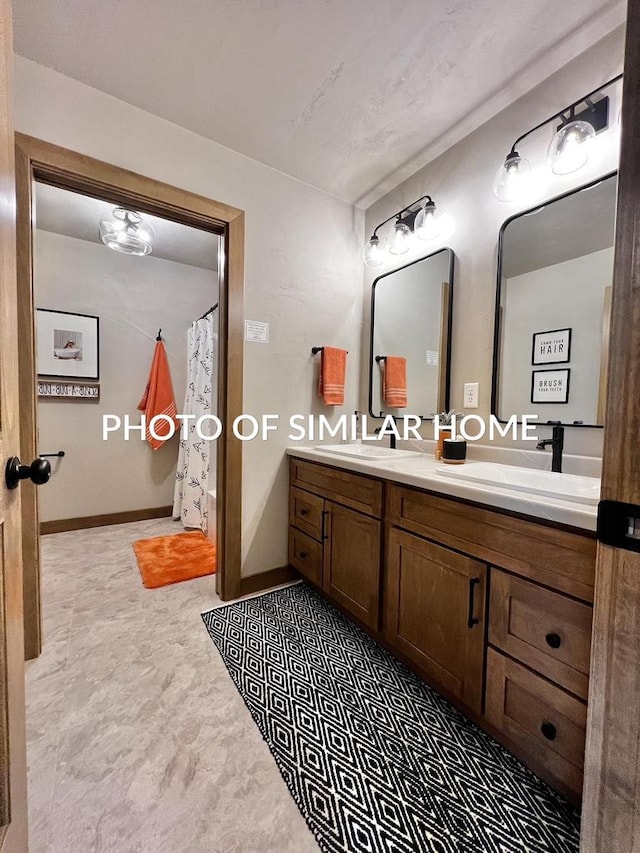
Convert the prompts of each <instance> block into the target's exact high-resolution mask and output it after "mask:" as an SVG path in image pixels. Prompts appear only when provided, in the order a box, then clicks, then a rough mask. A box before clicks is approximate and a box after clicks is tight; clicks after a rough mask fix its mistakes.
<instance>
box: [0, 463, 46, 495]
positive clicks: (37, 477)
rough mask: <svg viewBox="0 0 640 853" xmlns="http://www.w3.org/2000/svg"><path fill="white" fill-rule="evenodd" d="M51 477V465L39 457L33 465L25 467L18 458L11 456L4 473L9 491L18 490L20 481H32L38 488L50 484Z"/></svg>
mask: <svg viewBox="0 0 640 853" xmlns="http://www.w3.org/2000/svg"><path fill="white" fill-rule="evenodd" d="M50 476H51V463H50V462H49V461H48V460H47V459H41V458H40V457H38V458H37V459H34V460H33V462H32V463H31V465H23V464H22V463H21V462H20V460H19V459H18V457H17V456H11V457H10V458H9V460H8V462H7V467H6V468H5V471H4V480H5V483H6V484H7V488H8V489H17V488H18V484H19V482H20V480H31V482H32V483H35V484H36V486H42V484H43V483H46V482H48V480H49V477H50Z"/></svg>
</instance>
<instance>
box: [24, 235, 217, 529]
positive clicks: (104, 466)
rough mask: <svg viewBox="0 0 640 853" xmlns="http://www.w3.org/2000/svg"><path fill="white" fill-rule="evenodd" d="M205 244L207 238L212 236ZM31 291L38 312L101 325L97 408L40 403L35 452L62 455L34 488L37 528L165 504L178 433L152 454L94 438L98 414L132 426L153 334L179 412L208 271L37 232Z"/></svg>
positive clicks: (209, 282) (211, 284)
mask: <svg viewBox="0 0 640 853" xmlns="http://www.w3.org/2000/svg"><path fill="white" fill-rule="evenodd" d="M211 239H212V240H215V239H216V238H215V237H214V236H213V235H212V237H211ZM34 242H35V247H34V291H35V304H36V307H38V308H49V309H53V310H59V311H71V312H76V313H79V314H94V315H97V316H98V317H99V318H100V401H99V403H95V402H92V401H82V402H79V401H73V400H62V401H60V400H58V401H56V400H54V399H40V400H39V401H38V427H39V436H38V449H39V451H40V452H42V453H54V452H56V451H57V450H64V451H65V453H66V456H65V457H64V459H61V460H51V461H52V462H53V471H54V474H53V476H52V478H51V480H50V482H49V483H48V484H47V487H46V489H40V490H39V491H38V498H39V501H40V515H41V520H42V521H51V520H54V519H61V518H78V517H82V516H89V515H102V514H103V513H111V512H123V511H125V510H135V509H149V508H151V507H159V506H169V505H171V504H172V503H173V486H174V482H175V469H176V462H177V458H178V444H177V436H176V437H175V438H174V439H172V440H170V441H168V442H166V444H164V445H163V446H162V447H161V448H160V449H159V450H157V451H153V450H152V449H151V447H150V446H149V445H148V444H147V442H146V441H140V439H139V438H138V437H137V435H138V433H134V436H135V438H132V439H131V440H130V441H128V442H125V441H123V440H122V438H121V437H120V435H118V436H117V437H114V438H112V439H110V440H109V441H107V442H103V441H102V416H103V414H117V415H120V416H121V417H122V416H123V415H125V414H128V415H130V416H131V421H132V422H133V423H137V422H138V421H139V418H140V412H138V411H137V408H136V407H137V405H138V403H139V401H140V398H141V397H142V393H143V391H144V389H145V386H146V383H147V378H148V376H149V368H150V366H151V359H152V357H153V350H154V347H155V337H156V334H157V331H158V329H159V328H162V337H163V338H164V341H165V346H166V348H167V354H168V356H169V366H170V368H171V375H172V379H173V387H174V391H175V394H176V402H177V404H178V407H179V408H180V407H181V405H182V401H183V400H184V392H185V384H186V382H185V380H186V369H187V330H188V328H189V326H190V324H191V322H192V320H194V319H195V318H196V317H198V316H200V315H201V314H202V313H203V312H204V311H206V309H207V308H208V307H209V306H210V305H212V304H213V303H214V302H216V301H217V294H218V281H217V274H216V273H215V272H213V271H210V270H205V269H201V268H200V267H193V266H187V265H186V264H178V263H174V262H173V261H167V260H164V259H163V258H155V257H154V256H153V255H150V256H147V257H144V258H138V257H132V256H130V255H122V254H118V253H117V252H113V251H110V250H109V249H107V248H106V247H105V246H102V245H99V244H98V243H89V242H87V241H86V240H78V239H76V238H74V237H66V236H63V235H61V234H53V233H51V232H49V231H41V230H36V232H35V241H34Z"/></svg>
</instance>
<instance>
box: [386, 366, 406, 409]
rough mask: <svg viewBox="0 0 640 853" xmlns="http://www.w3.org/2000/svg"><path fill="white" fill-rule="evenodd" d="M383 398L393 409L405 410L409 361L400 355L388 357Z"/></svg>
mask: <svg viewBox="0 0 640 853" xmlns="http://www.w3.org/2000/svg"><path fill="white" fill-rule="evenodd" d="M383 376H384V379H383V383H382V396H383V398H384V401H385V403H386V404H387V406H389V407H390V408H392V409H404V407H405V406H406V405H407V359H406V358H402V357H401V356H399V355H388V356H387V357H386V359H385V362H384V374H383Z"/></svg>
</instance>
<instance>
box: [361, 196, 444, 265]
mask: <svg viewBox="0 0 640 853" xmlns="http://www.w3.org/2000/svg"><path fill="white" fill-rule="evenodd" d="M392 219H395V224H394V226H393V232H392V234H391V236H390V238H389V243H388V245H387V244H385V242H384V241H383V239H382V238H381V237H380V236H379V235H378V231H379V230H380V228H382V227H383V226H384V225H386V224H387V223H388V222H391V220H392ZM441 230H442V215H441V213H440V209H439V208H438V207H436V203H435V202H434V200H433V199H432V198H431V196H430V195H424V196H422V197H421V198H418V199H416V200H415V201H412V202H411V204H409V205H407V207H403V208H402V210H399V211H397V213H394V214H392V215H391V216H390V217H389V218H388V219H385V220H384V221H383V222H381V223H380V224H379V225H376V227H375V228H374V230H373V234H372V235H371V237H370V238H369V240H368V241H367V242H366V243H365V246H364V249H363V250H362V259H363V261H364V262H365V264H366V265H367V266H368V267H379V266H382V264H383V263H384V261H385V258H386V257H387V252H390V253H391V254H392V255H404V254H405V253H406V252H408V251H409V249H410V248H411V244H412V243H413V240H414V237H418V238H419V239H420V240H435V239H436V238H437V237H439V236H440V233H441Z"/></svg>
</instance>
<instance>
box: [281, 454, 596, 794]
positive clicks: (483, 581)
mask: <svg viewBox="0 0 640 853" xmlns="http://www.w3.org/2000/svg"><path fill="white" fill-rule="evenodd" d="M289 521H290V526H289V560H290V563H291V565H292V566H294V567H295V568H296V569H298V570H299V571H300V572H301V573H302V574H303V575H304V576H305V577H306V578H307V579H308V580H310V581H311V582H312V583H314V584H316V585H317V586H319V587H321V588H322V589H323V591H324V592H325V594H327V595H328V597H329V598H331V599H332V600H333V601H334V602H336V603H337V604H339V605H340V606H341V607H342V608H343V609H346V610H347V611H349V612H350V613H352V614H353V615H354V616H356V617H357V618H358V619H359V620H360V622H362V623H363V624H364V625H365V626H367V627H368V628H369V629H371V630H372V631H373V633H374V635H375V636H377V637H378V638H379V639H380V640H381V641H383V642H384V643H385V644H386V645H387V646H388V647H389V648H391V649H393V650H395V651H396V652H397V653H398V655H399V656H400V657H402V658H403V659H404V660H405V661H406V662H408V663H410V664H411V665H413V667H414V668H415V669H416V671H417V672H418V673H420V674H421V675H423V677H424V678H425V679H426V680H427V681H428V682H429V683H430V684H431V685H432V686H434V687H435V688H436V689H441V690H442V692H443V693H444V694H445V695H446V696H448V697H450V698H451V699H452V700H453V701H454V702H456V703H457V704H458V705H459V706H460V707H461V708H463V709H467V710H468V712H469V714H470V716H471V717H472V718H473V719H474V720H475V721H476V722H478V723H479V724H480V725H484V726H485V727H486V728H487V729H488V730H489V731H490V732H491V733H492V734H493V735H494V736H496V737H497V738H498V739H499V740H500V741H501V742H502V743H503V744H504V745H505V746H506V747H507V748H508V749H510V750H511V751H512V752H513V753H514V754H515V755H517V756H518V757H519V758H520V759H521V760H522V761H523V762H524V763H525V764H526V765H527V766H528V767H530V768H531V769H532V770H533V771H534V772H535V773H537V774H538V775H540V776H541V777H543V778H544V779H546V781H547V782H549V784H551V785H552V786H553V787H555V788H556V789H557V790H559V791H560V792H561V793H563V794H564V795H565V796H567V797H569V798H570V799H571V800H573V801H574V802H578V801H579V800H580V797H581V789H582V770H583V760H584V743H585V732H586V719H587V696H588V680H589V661H590V643H591V622H592V604H593V587H594V575H595V553H596V541H595V538H594V537H593V536H592V535H589V534H587V533H582V532H580V531H575V530H567V529H561V528H560V527H559V526H558V525H551V524H549V525H547V524H540V523H537V522H535V521H532V520H528V519H526V518H522V517H517V516H514V515H513V514H510V513H506V512H500V511H498V510H494V509H490V508H485V507H479V506H477V505H473V504H469V503H465V502H464V501H459V500H455V499H452V498H446V497H443V496H441V495H434V494H432V493H429V492H426V491H423V490H421V489H416V488H412V487H408V486H402V485H399V484H395V483H385V482H383V481H381V480H376V479H375V478H372V477H365V476H363V475H361V474H355V473H351V472H348V471H345V470H342V469H336V468H331V467H329V466H326V465H323V464H319V463H315V462H307V461H305V460H300V459H296V458H292V460H291V501H290V519H289ZM383 536H384V554H385V557H384V559H382V553H383V549H382V539H383Z"/></svg>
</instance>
